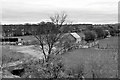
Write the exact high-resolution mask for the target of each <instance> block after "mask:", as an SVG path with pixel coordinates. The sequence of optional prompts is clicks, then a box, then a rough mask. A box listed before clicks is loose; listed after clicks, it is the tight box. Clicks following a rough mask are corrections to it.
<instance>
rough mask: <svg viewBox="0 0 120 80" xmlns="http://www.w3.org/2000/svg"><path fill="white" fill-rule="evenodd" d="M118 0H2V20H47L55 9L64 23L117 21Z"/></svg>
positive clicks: (23, 21)
mask: <svg viewBox="0 0 120 80" xmlns="http://www.w3.org/2000/svg"><path fill="white" fill-rule="evenodd" d="M118 2H119V0H2V1H1V2H0V5H1V6H2V7H1V8H0V14H1V15H0V21H1V23H2V24H22V23H39V22H41V21H49V20H50V19H49V17H50V16H52V15H54V14H55V13H61V12H65V13H66V14H67V15H68V17H67V20H66V23H71V22H72V23H82V24H84V23H94V24H104V23H117V22H118Z"/></svg>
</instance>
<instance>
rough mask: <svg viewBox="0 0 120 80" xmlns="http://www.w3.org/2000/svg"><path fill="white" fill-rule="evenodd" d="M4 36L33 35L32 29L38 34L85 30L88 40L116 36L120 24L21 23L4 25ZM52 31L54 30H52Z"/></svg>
mask: <svg viewBox="0 0 120 80" xmlns="http://www.w3.org/2000/svg"><path fill="white" fill-rule="evenodd" d="M2 29H3V36H28V35H32V31H34V32H35V31H36V34H38V33H39V34H49V33H53V34H54V33H57V32H62V33H68V32H84V33H85V35H86V37H87V36H88V37H87V39H86V41H87V40H88V41H89V40H94V39H95V38H105V37H106V36H108V35H111V36H116V35H118V33H119V32H120V26H119V25H118V24H107V25H92V24H64V25H63V26H62V27H61V29H59V30H58V28H57V27H56V25H54V23H51V22H41V23H38V24H29V23H26V24H19V25H2ZM51 31H52V32H51Z"/></svg>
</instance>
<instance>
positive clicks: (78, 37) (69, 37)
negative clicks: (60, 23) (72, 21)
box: [62, 32, 85, 43]
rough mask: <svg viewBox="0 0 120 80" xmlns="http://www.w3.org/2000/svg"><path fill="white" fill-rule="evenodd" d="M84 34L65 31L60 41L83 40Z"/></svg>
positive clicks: (74, 41) (75, 41)
mask: <svg viewBox="0 0 120 80" xmlns="http://www.w3.org/2000/svg"><path fill="white" fill-rule="evenodd" d="M84 39H85V35H84V34H83V33H75V32H74V33H65V34H63V36H62V42H63V43H64V42H66V41H68V42H71V43H81V41H84Z"/></svg>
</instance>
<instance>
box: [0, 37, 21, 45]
mask: <svg viewBox="0 0 120 80" xmlns="http://www.w3.org/2000/svg"><path fill="white" fill-rule="evenodd" d="M0 42H2V43H3V44H19V43H22V39H21V38H17V37H2V38H0Z"/></svg>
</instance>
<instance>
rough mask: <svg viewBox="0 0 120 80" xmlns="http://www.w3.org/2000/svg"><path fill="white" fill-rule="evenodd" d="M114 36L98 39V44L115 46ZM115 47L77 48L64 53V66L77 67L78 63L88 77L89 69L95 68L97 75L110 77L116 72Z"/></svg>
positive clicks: (114, 75) (115, 39) (89, 75)
mask: <svg viewBox="0 0 120 80" xmlns="http://www.w3.org/2000/svg"><path fill="white" fill-rule="evenodd" d="M117 40H118V38H116V37H111V38H109V39H104V40H101V41H100V46H106V45H110V46H111V47H112V48H116V47H118V46H117V44H118V43H117ZM117 53H118V51H117V49H104V50H99V49H94V48H89V49H78V50H74V51H71V52H68V53H66V54H64V56H63V60H64V63H65V64H66V67H68V68H69V67H70V68H75V69H77V66H78V65H81V64H83V65H84V69H85V71H84V72H85V73H87V74H86V75H85V77H87V78H90V77H91V76H92V74H91V70H93V69H94V70H96V71H97V72H96V73H97V74H100V73H99V72H101V74H100V76H99V77H102V78H104V77H105V78H110V77H116V74H117V64H118V63H117Z"/></svg>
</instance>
